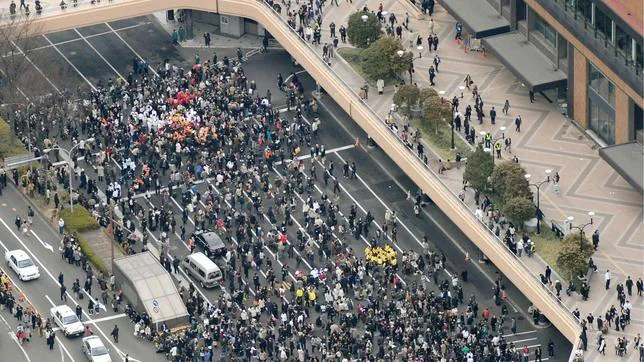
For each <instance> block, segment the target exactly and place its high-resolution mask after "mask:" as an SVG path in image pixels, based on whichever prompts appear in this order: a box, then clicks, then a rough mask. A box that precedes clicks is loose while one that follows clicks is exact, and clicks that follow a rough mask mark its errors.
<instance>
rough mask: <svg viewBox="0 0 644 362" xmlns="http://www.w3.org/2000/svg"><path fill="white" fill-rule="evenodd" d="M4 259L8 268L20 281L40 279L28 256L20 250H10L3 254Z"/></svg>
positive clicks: (38, 271) (36, 268) (38, 272)
mask: <svg viewBox="0 0 644 362" xmlns="http://www.w3.org/2000/svg"><path fill="white" fill-rule="evenodd" d="M4 259H5V260H6V261H7V264H9V268H11V269H13V271H15V272H16V274H18V278H19V279H20V280H22V281H27V280H32V279H38V278H40V270H39V269H38V266H36V264H34V262H33V261H32V260H31V258H30V257H29V255H27V253H25V252H24V251H23V250H21V249H16V250H10V251H7V252H6V253H4Z"/></svg>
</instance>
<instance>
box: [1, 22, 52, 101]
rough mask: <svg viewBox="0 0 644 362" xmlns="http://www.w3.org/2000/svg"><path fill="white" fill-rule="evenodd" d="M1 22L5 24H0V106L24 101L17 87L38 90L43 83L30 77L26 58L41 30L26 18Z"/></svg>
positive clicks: (23, 95) (20, 90)
mask: <svg viewBox="0 0 644 362" xmlns="http://www.w3.org/2000/svg"><path fill="white" fill-rule="evenodd" d="M3 20H5V21H6V22H3V23H2V24H0V73H1V74H0V76H2V78H1V81H2V83H1V85H0V103H25V102H26V101H27V100H26V99H25V94H24V93H23V90H22V89H21V88H20V86H19V84H21V83H22V84H29V85H30V86H33V87H38V86H39V85H41V84H42V83H41V81H44V79H42V80H40V79H37V78H35V77H33V76H31V74H30V73H32V72H30V69H29V68H30V67H32V66H31V64H30V59H29V58H28V53H29V51H30V50H31V49H33V48H34V47H35V45H36V38H37V37H38V36H39V35H40V31H39V29H40V27H39V26H38V25H37V24H36V23H34V22H33V20H31V19H29V18H25V17H19V16H13V17H5V18H4V19H3ZM23 52H26V53H27V54H25V53H23Z"/></svg>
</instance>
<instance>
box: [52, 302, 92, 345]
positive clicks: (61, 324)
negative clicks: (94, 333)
mask: <svg viewBox="0 0 644 362" xmlns="http://www.w3.org/2000/svg"><path fill="white" fill-rule="evenodd" d="M49 312H50V314H51V317H52V319H53V320H54V323H56V325H57V326H58V328H60V330H61V331H62V332H63V334H65V337H72V336H80V335H81V334H83V332H84V331H85V326H84V325H83V322H81V321H80V319H78V317H77V316H76V313H74V311H73V310H72V308H70V307H69V306H68V305H59V306H56V307H53V308H51V309H50V310H49Z"/></svg>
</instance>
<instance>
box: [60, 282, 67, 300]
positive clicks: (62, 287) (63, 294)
mask: <svg viewBox="0 0 644 362" xmlns="http://www.w3.org/2000/svg"><path fill="white" fill-rule="evenodd" d="M60 300H64V301H65V302H67V287H66V286H65V284H61V285H60Z"/></svg>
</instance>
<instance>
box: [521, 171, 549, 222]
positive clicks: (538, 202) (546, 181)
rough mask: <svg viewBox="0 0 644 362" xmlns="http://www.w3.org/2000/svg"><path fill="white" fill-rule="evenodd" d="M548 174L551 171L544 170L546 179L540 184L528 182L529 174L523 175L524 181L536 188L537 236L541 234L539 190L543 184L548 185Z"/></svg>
mask: <svg viewBox="0 0 644 362" xmlns="http://www.w3.org/2000/svg"><path fill="white" fill-rule="evenodd" d="M550 173H552V170H551V169H547V170H546V179H545V180H543V181H541V182H534V183H531V182H530V177H532V175H530V174H529V173H527V174H525V179H526V180H527V181H528V185H530V186H534V187H536V188H537V234H541V208H540V195H539V190H540V189H541V186H543V185H544V184H547V183H550Z"/></svg>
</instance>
